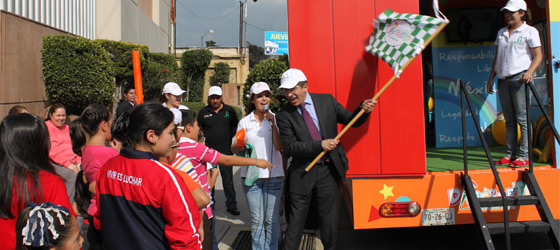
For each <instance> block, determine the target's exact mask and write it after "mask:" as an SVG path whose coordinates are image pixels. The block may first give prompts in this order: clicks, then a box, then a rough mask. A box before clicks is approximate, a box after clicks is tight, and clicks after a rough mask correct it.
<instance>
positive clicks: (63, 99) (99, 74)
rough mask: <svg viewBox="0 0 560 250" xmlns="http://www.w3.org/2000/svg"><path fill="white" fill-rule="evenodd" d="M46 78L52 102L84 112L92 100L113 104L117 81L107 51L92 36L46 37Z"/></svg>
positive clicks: (44, 72) (78, 112) (47, 93)
mask: <svg viewBox="0 0 560 250" xmlns="http://www.w3.org/2000/svg"><path fill="white" fill-rule="evenodd" d="M41 53H42V57H41V62H42V63H43V76H44V77H43V80H44V82H45V90H46V95H47V97H48V98H49V101H50V102H51V103H56V102H60V103H62V104H64V105H65V106H66V112H67V113H68V114H74V115H80V114H81V113H82V110H83V109H84V108H85V107H86V106H88V105H89V104H92V103H99V104H102V105H105V106H108V107H109V106H111V104H112V102H113V94H114V93H115V82H114V76H113V70H112V67H111V66H112V63H111V59H110V58H109V56H108V55H107V51H105V49H104V48H103V47H101V46H100V45H99V44H98V43H95V42H93V41H91V40H89V39H85V38H81V37H75V36H68V35H54V36H45V37H44V38H43V49H41Z"/></svg>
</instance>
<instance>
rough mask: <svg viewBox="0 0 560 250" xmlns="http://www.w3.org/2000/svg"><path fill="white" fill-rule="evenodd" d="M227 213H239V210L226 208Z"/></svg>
mask: <svg viewBox="0 0 560 250" xmlns="http://www.w3.org/2000/svg"><path fill="white" fill-rule="evenodd" d="M227 211H228V213H230V214H232V215H235V216H237V215H240V213H239V210H237V208H228V209H227Z"/></svg>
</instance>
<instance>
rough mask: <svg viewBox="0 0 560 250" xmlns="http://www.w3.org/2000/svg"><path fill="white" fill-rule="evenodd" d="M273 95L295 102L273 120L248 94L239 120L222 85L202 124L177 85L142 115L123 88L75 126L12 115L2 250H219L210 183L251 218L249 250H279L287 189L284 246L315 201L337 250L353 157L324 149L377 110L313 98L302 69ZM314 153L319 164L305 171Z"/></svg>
mask: <svg viewBox="0 0 560 250" xmlns="http://www.w3.org/2000/svg"><path fill="white" fill-rule="evenodd" d="M279 89H280V90H281V91H283V93H284V95H285V96H286V98H287V100H288V101H289V103H288V104H286V105H285V106H284V107H282V109H281V110H280V111H278V113H277V114H274V113H273V112H271V111H270V110H269V106H270V104H271V97H272V93H273V92H272V90H271V89H270V87H269V86H268V84H267V83H265V82H257V83H254V84H253V85H252V86H251V88H250V96H249V104H248V106H247V107H246V108H247V110H246V111H247V112H246V113H247V115H246V116H245V117H244V118H242V119H241V120H239V119H238V117H237V115H236V112H235V110H234V109H233V108H232V107H231V106H229V105H226V104H225V103H224V102H223V91H222V89H221V88H220V87H218V86H214V87H211V88H210V90H209V93H208V106H206V107H204V108H203V109H202V110H200V112H199V113H198V115H197V114H196V113H195V112H193V111H191V110H189V109H188V107H186V106H183V105H181V104H180V100H181V96H182V94H183V93H185V91H184V90H182V89H181V88H180V87H179V85H178V84H177V83H173V82H169V83H167V84H166V85H165V86H164V87H163V89H162V97H161V102H160V103H142V104H139V105H137V103H136V95H135V90H134V88H126V89H125V92H124V94H123V97H124V99H123V100H122V101H121V103H119V104H118V107H117V108H116V114H115V115H113V114H112V113H111V109H109V108H108V107H105V106H103V105H100V104H91V105H89V106H88V107H86V108H85V109H84V110H83V112H82V114H81V115H80V116H79V117H78V118H76V119H74V120H73V121H72V122H70V123H69V125H68V121H67V120H68V119H67V117H66V109H65V107H64V106H63V105H62V104H60V103H55V104H53V105H51V106H50V107H49V108H48V111H47V112H46V115H45V117H38V116H36V115H33V114H29V112H28V111H27V109H25V107H22V106H16V107H14V108H12V110H10V114H9V115H8V116H6V117H5V118H4V119H3V120H2V122H1V123H0V141H1V144H0V164H1V165H2V168H3V169H4V170H3V171H2V172H0V179H1V180H0V200H1V201H2V203H1V205H0V232H2V233H3V234H2V235H3V237H1V239H0V249H10V250H11V249H80V248H81V249H217V242H216V239H215V236H214V232H213V230H214V228H215V223H216V221H215V219H214V218H213V209H214V206H213V204H214V199H213V189H214V186H215V183H216V179H217V177H218V174H220V175H221V176H222V181H223V187H224V192H225V194H226V200H225V203H226V208H227V211H228V212H229V213H230V214H232V215H239V214H240V212H248V213H249V214H250V217H251V220H250V223H251V236H252V245H253V249H278V248H279V247H280V246H281V244H280V242H282V241H281V239H280V238H281V237H280V236H281V227H280V214H279V209H280V202H281V196H282V194H283V193H284V192H283V190H286V191H285V193H286V197H287V198H286V202H287V203H288V204H289V206H288V207H289V209H288V210H287V212H286V216H287V220H288V227H287V233H286V238H285V239H284V241H283V242H284V243H283V244H282V245H283V247H284V249H298V247H299V242H300V239H301V235H302V233H303V227H304V223H305V221H306V216H307V212H308V209H309V204H310V202H311V199H312V197H317V203H318V211H317V213H318V215H319V217H320V218H321V228H320V229H321V236H322V240H323V244H324V246H325V249H334V248H335V247H336V225H337V217H338V206H337V205H333V204H338V201H339V199H340V198H339V197H340V194H339V190H340V188H341V185H342V180H343V179H344V178H345V172H346V169H347V159H346V156H345V152H344V149H343V147H342V146H341V145H340V144H339V141H338V140H334V139H332V138H334V137H335V136H336V133H337V124H339V123H340V124H347V123H348V122H349V121H350V120H351V119H352V118H353V117H354V116H355V115H356V114H357V113H358V112H359V110H360V109H364V110H365V113H366V115H364V116H362V117H361V118H360V119H359V120H358V122H357V123H356V125H361V124H362V123H364V122H365V121H366V119H367V117H368V114H369V113H370V112H371V111H372V109H373V107H374V105H375V102H374V101H372V100H370V99H367V100H365V101H363V102H362V103H361V104H360V106H359V107H358V108H357V109H356V111H355V112H353V113H352V112H349V111H348V110H346V109H345V108H344V107H342V105H340V104H339V103H338V102H337V101H336V99H334V98H333V96H332V95H329V94H311V93H308V83H307V78H306V76H305V74H304V73H303V72H302V71H301V70H298V69H289V70H288V71H286V72H285V73H284V74H283V75H282V79H281V85H280V88H279ZM239 134H242V135H244V136H236V135H239ZM322 151H327V154H326V155H325V157H323V158H321V160H320V161H319V162H318V163H317V164H316V166H315V167H314V168H313V169H312V170H311V171H309V173H305V171H304V168H305V166H307V164H309V163H310V162H311V161H312V160H313V158H314V157H315V156H316V155H318V154H319V153H320V152H322ZM234 154H236V155H234ZM288 158H289V159H290V161H291V164H290V165H289V168H287V170H285V169H284V168H283V165H285V164H284V163H283V160H285V159H288ZM232 166H242V167H241V169H240V171H241V174H240V175H241V180H240V181H241V182H242V183H243V192H244V194H245V197H246V201H247V204H248V207H249V211H239V210H238V208H237V201H236V194H235V190H234V187H233V182H234V181H235V180H234V179H233V173H232ZM285 171H286V172H285ZM82 235H83V237H82Z"/></svg>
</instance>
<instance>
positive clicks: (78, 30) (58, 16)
mask: <svg viewBox="0 0 560 250" xmlns="http://www.w3.org/2000/svg"><path fill="white" fill-rule="evenodd" d="M105 1H106V0H105ZM97 2H98V0H0V10H4V11H7V12H10V13H13V14H16V15H18V16H22V17H25V18H29V19H31V20H34V21H36V22H39V23H42V24H45V25H47V26H50V27H54V28H57V29H60V30H63V31H66V32H68V33H71V34H74V35H77V36H81V37H85V38H89V39H96V36H95V35H96V34H95V27H96V21H97V20H96V9H95V6H97Z"/></svg>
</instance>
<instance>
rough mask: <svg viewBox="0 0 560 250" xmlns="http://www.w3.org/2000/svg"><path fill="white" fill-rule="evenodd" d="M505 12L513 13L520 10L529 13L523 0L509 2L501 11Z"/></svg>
mask: <svg viewBox="0 0 560 250" xmlns="http://www.w3.org/2000/svg"><path fill="white" fill-rule="evenodd" d="M504 10H509V11H511V12H516V11H518V10H524V11H527V3H525V1H523V0H509V1H508V2H507V4H506V6H505V7H503V8H501V9H500V11H504Z"/></svg>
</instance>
